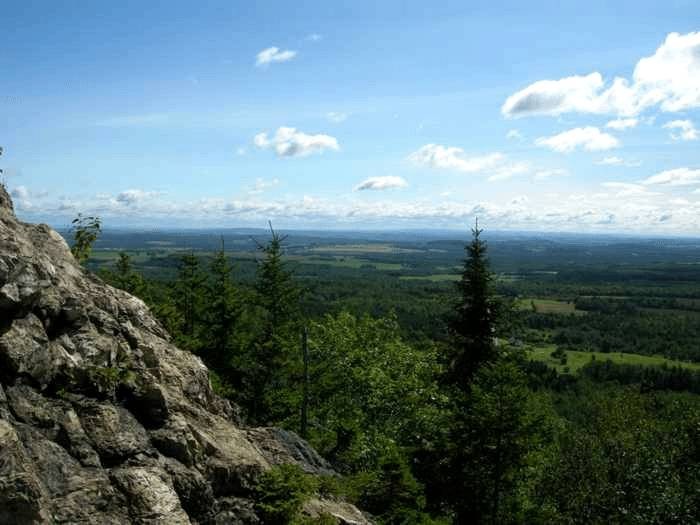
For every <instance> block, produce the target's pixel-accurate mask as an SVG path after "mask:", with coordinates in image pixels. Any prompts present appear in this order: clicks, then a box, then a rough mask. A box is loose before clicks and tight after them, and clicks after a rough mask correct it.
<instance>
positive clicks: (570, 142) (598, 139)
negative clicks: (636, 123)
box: [535, 126, 620, 153]
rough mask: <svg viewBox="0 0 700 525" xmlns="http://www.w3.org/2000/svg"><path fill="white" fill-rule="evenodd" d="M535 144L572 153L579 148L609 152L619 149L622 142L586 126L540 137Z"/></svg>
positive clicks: (560, 151)
mask: <svg viewBox="0 0 700 525" xmlns="http://www.w3.org/2000/svg"><path fill="white" fill-rule="evenodd" d="M535 144H536V145H537V146H544V147H547V148H549V149H551V150H554V151H558V152H559V153H571V152H572V151H574V150H576V149H577V148H579V147H580V148H582V149H584V150H586V151H604V150H609V149H613V148H617V147H619V146H620V141H618V140H617V139H616V138H615V137H613V136H612V135H609V134H608V133H604V132H602V131H600V130H599V129H598V128H596V127H593V126H586V127H585V128H574V129H570V130H568V131H564V132H562V133H559V134H558V135H553V136H551V137H540V138H538V139H537V140H535Z"/></svg>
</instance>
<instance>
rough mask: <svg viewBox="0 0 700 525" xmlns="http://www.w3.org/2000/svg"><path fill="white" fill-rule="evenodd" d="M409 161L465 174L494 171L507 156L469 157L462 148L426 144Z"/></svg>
mask: <svg viewBox="0 0 700 525" xmlns="http://www.w3.org/2000/svg"><path fill="white" fill-rule="evenodd" d="M408 160H409V161H411V162H413V163H414V164H416V165H418V166H427V167H430V168H440V169H450V170H456V171H461V172H464V173H478V172H482V171H486V170H489V169H494V168H496V167H497V166H498V165H500V164H502V163H503V161H504V160H505V155H503V154H502V153H490V154H488V155H482V156H476V157H468V156H467V155H466V154H465V153H464V150H463V149H462V148H457V147H454V146H441V145H439V144H426V145H425V146H422V147H421V148H419V149H418V150H417V151H414V152H413V153H411V154H410V155H409V156H408Z"/></svg>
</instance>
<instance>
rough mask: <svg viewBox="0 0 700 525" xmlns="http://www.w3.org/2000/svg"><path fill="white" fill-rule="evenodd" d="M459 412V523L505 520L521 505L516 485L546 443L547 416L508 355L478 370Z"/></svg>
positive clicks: (455, 468) (455, 453)
mask: <svg viewBox="0 0 700 525" xmlns="http://www.w3.org/2000/svg"><path fill="white" fill-rule="evenodd" d="M455 417H456V420H457V421H456V425H455V430H454V434H453V441H452V451H451V457H452V458H453V459H452V465H451V468H452V478H453V479H452V484H453V488H454V489H456V491H457V492H456V493H455V494H453V496H452V499H453V501H455V502H456V504H455V510H456V513H457V519H458V522H459V523H502V522H504V521H506V516H508V515H512V514H513V513H514V512H516V511H517V509H518V508H519V505H520V502H518V500H517V490H516V489H517V487H518V484H519V482H520V481H521V476H522V474H523V467H524V466H525V465H526V462H527V457H528V454H532V453H534V452H535V451H537V449H538V447H539V446H540V445H541V443H542V442H543V439H544V437H545V434H546V432H547V430H548V427H549V425H548V423H547V419H546V417H545V415H544V413H543V412H542V411H540V410H539V409H538V408H537V406H536V403H535V401H534V399H533V398H532V395H531V394H530V392H529V390H528V388H527V384H526V378H525V375H524V374H523V373H522V372H521V371H520V370H519V369H518V368H517V366H516V365H515V364H514V363H511V362H508V361H506V360H503V359H501V360H499V361H496V362H495V363H490V364H487V365H484V366H483V367H482V368H481V369H479V371H478V372H477V373H476V375H475V376H474V381H473V383H472V385H471V393H470V396H469V397H468V399H467V400H466V401H465V404H464V405H463V407H462V408H461V410H460V412H459V413H458V414H456V416H455Z"/></svg>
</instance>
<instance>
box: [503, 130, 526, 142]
mask: <svg viewBox="0 0 700 525" xmlns="http://www.w3.org/2000/svg"><path fill="white" fill-rule="evenodd" d="M506 138H507V139H509V140H523V135H522V134H521V133H520V131H518V130H517V129H510V130H508V133H506Z"/></svg>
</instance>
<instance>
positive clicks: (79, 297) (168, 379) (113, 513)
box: [0, 186, 369, 525]
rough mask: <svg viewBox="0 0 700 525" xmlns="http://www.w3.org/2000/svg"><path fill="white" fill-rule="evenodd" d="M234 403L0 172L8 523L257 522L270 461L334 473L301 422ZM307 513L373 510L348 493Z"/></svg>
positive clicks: (2, 507) (317, 502)
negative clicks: (21, 206)
mask: <svg viewBox="0 0 700 525" xmlns="http://www.w3.org/2000/svg"><path fill="white" fill-rule="evenodd" d="M237 414H238V411H237V409H236V407H233V406H231V405H230V404H229V403H228V402H227V401H226V400H224V399H221V398H219V397H218V396H216V395H215V394H214V392H213V391H212V388H211V385H210V383H209V374H208V370H207V369H206V367H205V366H204V364H203V363H202V362H201V360H200V359H199V358H198V357H196V356H194V355H192V354H190V353H188V352H184V351H181V350H179V349H178V348H176V347H175V346H174V345H173V344H172V343H171V342H170V340H169V336H168V334H167V333H166V332H165V330H163V328H162V327H161V326H160V324H159V323H158V322H157V320H156V319H155V318H154V317H153V316H152V315H151V313H150V312H149V310H148V308H147V307H146V305H145V304H144V303H143V302H142V301H141V300H139V299H137V298H136V297H133V296H131V295H129V294H127V293H126V292H123V291H121V290H117V289H115V288H112V287H110V286H108V285H106V284H105V283H103V282H102V281H101V280H100V279H98V278H97V277H96V276H94V275H92V274H90V273H88V272H86V271H85V270H83V268H81V267H80V266H79V265H78V264H77V263H76V261H75V260H74V258H73V257H72V255H71V253H70V250H69V248H68V246H67V244H66V242H65V241H64V240H63V238H62V237H61V236H60V235H59V234H58V233H56V232H55V231H53V230H52V229H51V228H49V227H48V226H45V225H31V224H25V223H22V222H20V221H18V220H17V218H16V217H15V215H14V211H13V207H12V201H11V199H10V198H9V196H8V195H7V193H6V192H5V190H4V188H3V187H2V186H0V523H2V524H35V523H36V524H40V523H83V524H100V525H101V524H121V523H124V524H127V523H137V524H155V523H162V524H180V523H212V524H214V523H216V524H227V523H231V524H234V523H235V524H246V523H260V519H259V518H258V516H257V515H256V513H255V502H254V501H253V497H254V496H253V494H254V492H253V490H252V489H253V487H254V484H255V480H256V478H257V476H259V475H260V473H262V472H263V471H264V470H265V469H268V468H270V466H271V465H274V464H277V463H290V462H291V463H297V464H299V465H300V466H301V467H302V468H303V469H304V470H305V471H307V472H309V473H315V474H329V473H332V470H331V468H330V466H329V465H328V464H327V463H326V462H325V461H324V460H323V458H321V457H320V456H319V455H318V454H317V453H316V452H315V451H314V450H313V449H311V447H309V445H308V444H307V443H306V442H304V441H303V440H301V439H300V438H299V437H298V436H296V435H295V434H293V433H290V432H286V431H283V430H280V429H268V428H266V429H251V428H244V427H243V425H242V424H241V422H240V419H239V417H238V416H237ZM307 513H308V514H309V515H311V516H313V515H318V514H331V515H333V516H335V517H336V519H337V521H338V523H358V524H359V523H369V521H368V520H367V518H365V517H364V516H363V514H362V513H361V512H359V511H358V510H357V509H356V508H354V507H353V506H352V505H348V504H345V503H342V502H334V501H323V500H322V499H314V500H312V501H311V502H309V505H308V507H307Z"/></svg>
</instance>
